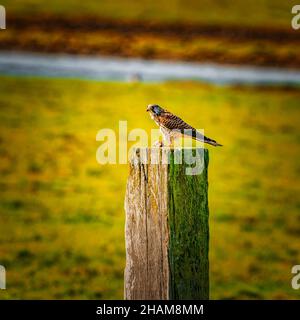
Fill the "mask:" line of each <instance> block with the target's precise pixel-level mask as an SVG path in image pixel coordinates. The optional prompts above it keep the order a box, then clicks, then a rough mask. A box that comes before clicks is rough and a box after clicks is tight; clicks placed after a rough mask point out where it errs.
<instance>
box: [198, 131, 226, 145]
mask: <svg viewBox="0 0 300 320" xmlns="http://www.w3.org/2000/svg"><path fill="white" fill-rule="evenodd" d="M195 138H196V140H198V141H202V142H205V143H207V144H210V145H212V146H214V147H222V146H223V145H222V144H220V143H218V142H217V141H216V140H213V139H210V138H208V137H205V136H203V135H202V134H201V133H199V132H197V133H196V137H195Z"/></svg>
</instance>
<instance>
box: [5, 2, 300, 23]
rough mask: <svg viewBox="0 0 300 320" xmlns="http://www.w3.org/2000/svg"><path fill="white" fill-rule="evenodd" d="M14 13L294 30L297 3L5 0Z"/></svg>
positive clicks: (10, 10) (6, 5)
mask: <svg viewBox="0 0 300 320" xmlns="http://www.w3.org/2000/svg"><path fill="white" fill-rule="evenodd" d="M1 4H2V5H4V6H5V7H6V8H7V11H8V16H9V14H10V13H18V14H41V13H51V14H62V15H69V16H78V15H93V16H94V15H96V16H99V17H106V18H114V19H138V20H153V21H163V22H170V21H171V22H174V21H182V22H197V23H207V24H234V25H259V26H262V27H263V26H266V25H270V26H283V27H286V28H290V22H291V17H292V15H291V8H292V6H293V5H295V4H296V3H295V1H291V0H288V1H282V0H258V1H251V0H227V1H221V0H189V1H181V0H172V1H170V0H160V1H149V0H142V1H135V0H115V1H111V0H101V1H97V0H86V1H85V2H84V4H83V3H82V1H79V0H65V1H60V0H52V1H48V2H45V1H41V0H26V1H25V0H18V1H11V0H3V1H2V2H1Z"/></svg>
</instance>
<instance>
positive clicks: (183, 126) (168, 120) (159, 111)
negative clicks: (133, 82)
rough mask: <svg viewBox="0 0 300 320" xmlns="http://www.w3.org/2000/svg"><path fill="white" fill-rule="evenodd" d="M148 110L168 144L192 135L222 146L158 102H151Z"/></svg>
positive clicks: (160, 144) (199, 139) (200, 139)
mask: <svg viewBox="0 0 300 320" xmlns="http://www.w3.org/2000/svg"><path fill="white" fill-rule="evenodd" d="M147 112H149V113H150V116H151V118H152V119H153V120H154V121H155V123H156V124H157V125H158V126H159V128H160V131H161V133H162V135H163V138H164V140H165V141H166V143H167V145H168V146H172V145H173V143H174V140H175V139H176V138H179V137H181V136H186V137H191V138H193V139H195V140H198V141H202V142H205V143H208V144H210V145H212V146H215V147H217V146H222V145H221V144H219V143H218V142H216V141H215V140H212V139H210V138H208V137H206V136H204V135H203V134H201V133H200V132H198V131H197V130H196V129H194V128H193V127H192V126H190V125H189V124H187V123H186V122H184V121H183V120H182V119H180V118H179V117H177V116H175V115H174V114H172V113H171V112H169V111H167V110H165V109H163V108H161V107H160V106H159V105H157V104H149V105H148V107H147ZM159 146H161V147H162V146H163V143H161V142H160V143H159Z"/></svg>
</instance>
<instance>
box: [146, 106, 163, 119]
mask: <svg viewBox="0 0 300 320" xmlns="http://www.w3.org/2000/svg"><path fill="white" fill-rule="evenodd" d="M147 112H150V114H151V115H155V116H160V115H161V114H162V113H163V112H164V109H163V108H161V107H160V106H159V105H157V104H149V105H148V107H147Z"/></svg>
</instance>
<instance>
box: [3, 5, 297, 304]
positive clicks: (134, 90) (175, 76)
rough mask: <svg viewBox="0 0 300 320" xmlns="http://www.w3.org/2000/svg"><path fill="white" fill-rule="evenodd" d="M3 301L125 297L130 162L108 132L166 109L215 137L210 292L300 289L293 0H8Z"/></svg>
mask: <svg viewBox="0 0 300 320" xmlns="http://www.w3.org/2000/svg"><path fill="white" fill-rule="evenodd" d="M1 4H2V5H4V6H5V8H6V15H7V26H6V30H0V80H1V86H0V124H1V125H0V264H1V265H3V266H5V268H6V272H7V290H1V291H0V299H32V298H36V299H54V298H55V299H122V298H123V270H124V266H125V243H124V209H123V202H124V195H125V186H126V178H127V175H128V167H127V165H105V166H104V165H102V166H101V165H99V164H98V163H97V162H96V150H97V148H98V146H99V144H100V143H99V142H97V141H96V140H95V137H96V134H97V132H98V131H99V130H100V129H102V128H112V129H115V130H116V131H117V130H118V122H119V120H127V121H128V129H129V130H130V129H133V128H136V127H138V128H145V129H146V130H147V131H148V132H149V133H150V129H151V128H154V123H153V122H152V121H151V120H150V118H149V116H148V115H147V114H146V112H145V107H146V105H147V104H149V103H158V104H160V105H162V106H164V107H165V108H167V109H169V110H171V111H172V112H174V113H175V114H177V115H179V116H181V117H182V118H184V119H185V120H186V121H187V122H190V123H191V124H193V125H194V126H195V127H196V128H204V130H205V133H206V134H207V135H208V136H210V137H212V138H215V139H216V140H218V141H219V142H220V143H222V144H224V147H223V148H221V149H214V148H213V147H212V148H211V147H210V146H209V147H208V148H209V151H210V164H209V208H210V284H211V290H210V295H211V298H212V299H297V298H299V294H300V292H299V291H297V290H293V289H292V287H291V278H292V274H291V268H292V266H293V265H295V264H300V250H299V248H300V243H299V241H300V240H299V236H300V197H299V194H300V185H299V182H298V180H299V178H300V163H299V157H300V146H299V140H300V109H299V108H300V105H299V102H300V55H299V52H300V30H293V29H292V28H291V19H292V17H293V15H292V14H291V9H292V6H293V5H294V4H295V2H294V1H281V0H259V1H255V2H254V1H250V0H246V1H245V0H243V1H242V0H235V1H234V0H210V1H209V0H198V1H196V0H189V1H181V0H174V1H167V0H160V1H158V2H155V1H147V0H140V1H133V0H131V1H130V0H123V1H121V0H117V1H108V0H102V1H96V0H85V1H84V2H82V1H78V0H65V1H58V0H53V1H51V2H50V1H42V0H27V1H25V0H19V1H11V0H10V1H8V0H2V2H1Z"/></svg>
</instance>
